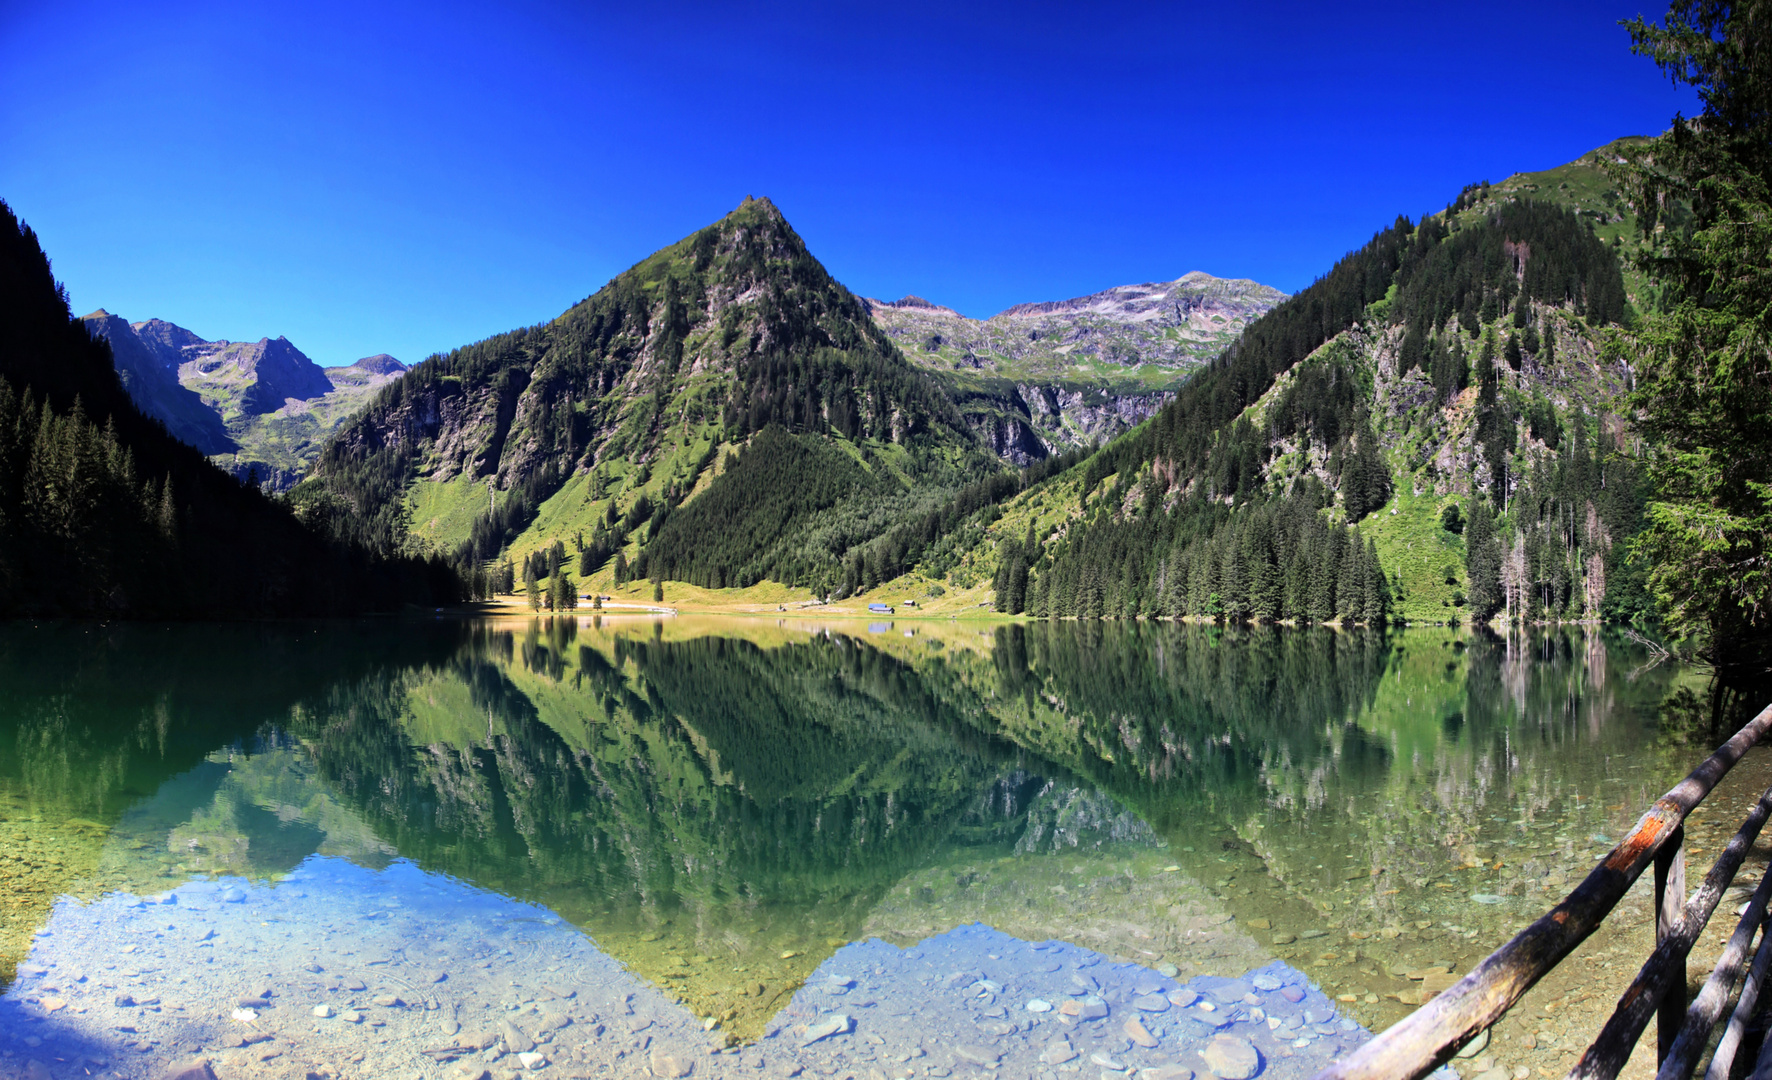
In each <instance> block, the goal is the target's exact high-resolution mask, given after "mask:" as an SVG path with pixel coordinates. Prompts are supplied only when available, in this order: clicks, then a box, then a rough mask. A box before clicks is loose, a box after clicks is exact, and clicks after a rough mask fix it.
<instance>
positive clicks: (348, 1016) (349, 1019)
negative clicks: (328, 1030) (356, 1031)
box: [338, 1009, 363, 1024]
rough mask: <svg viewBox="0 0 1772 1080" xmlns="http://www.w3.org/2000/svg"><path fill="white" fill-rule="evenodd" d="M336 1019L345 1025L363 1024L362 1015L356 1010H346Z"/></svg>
mask: <svg viewBox="0 0 1772 1080" xmlns="http://www.w3.org/2000/svg"><path fill="white" fill-rule="evenodd" d="M338 1018H339V1019H340V1020H343V1021H344V1022H345V1023H347V1024H361V1023H362V1022H363V1014H362V1013H360V1012H358V1011H357V1010H356V1009H348V1010H346V1011H345V1012H341V1013H339V1014H338Z"/></svg>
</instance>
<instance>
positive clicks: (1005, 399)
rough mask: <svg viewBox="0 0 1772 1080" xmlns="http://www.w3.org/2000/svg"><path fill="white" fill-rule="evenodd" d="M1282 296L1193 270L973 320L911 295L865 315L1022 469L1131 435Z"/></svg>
mask: <svg viewBox="0 0 1772 1080" xmlns="http://www.w3.org/2000/svg"><path fill="white" fill-rule="evenodd" d="M1285 298H1286V294H1285V293H1282V292H1280V291H1279V290H1278V289H1271V288H1269V287H1267V286H1265V285H1259V284H1257V283H1255V282H1253V281H1243V280H1227V279H1224V278H1215V277H1213V276H1212V275H1210V274H1203V273H1198V272H1195V273H1191V274H1186V275H1184V276H1182V277H1180V278H1178V279H1176V280H1175V281H1169V282H1155V283H1148V284H1143V285H1122V286H1119V287H1116V288H1112V289H1107V290H1105V291H1103V292H1099V293H1095V294H1093V295H1090V296H1082V297H1077V298H1076V299H1072V300H1057V301H1051V302H1047V303H1035V304H1017V305H1015V306H1014V307H1011V308H1009V309H1007V310H1006V311H1003V312H1001V313H999V314H997V315H994V316H992V317H991V318H989V319H983V320H979V319H969V318H967V317H966V316H964V315H961V314H960V313H959V312H957V311H955V310H953V309H952V308H946V307H942V306H941V305H939V304H934V303H931V302H930V301H928V300H925V299H923V298H922V297H919V296H907V297H905V298H904V299H902V300H892V301H880V300H870V301H868V307H869V311H870V313H871V314H872V315H873V319H874V322H875V323H876V324H878V325H879V327H880V328H881V329H882V330H884V331H885V332H886V335H887V336H888V337H889V338H891V339H892V341H893V342H894V343H895V344H897V345H898V347H899V348H900V349H902V350H903V351H904V353H905V355H906V356H907V357H909V358H910V359H911V360H912V361H913V362H914V363H917V364H920V365H922V366H923V367H926V368H929V369H932V370H933V371H935V372H937V373H938V374H939V375H940V376H941V377H942V378H943V380H944V381H946V382H947V383H948V384H949V385H950V386H951V387H952V393H953V395H954V398H955V400H956V401H958V402H959V403H960V407H961V410H962V412H964V414H965V416H966V420H967V423H968V424H969V425H970V426H971V427H972V429H973V430H974V431H975V432H977V433H978V435H979V437H980V438H982V439H983V440H984V441H985V442H987V443H989V444H990V445H991V447H992V448H993V449H994V450H995V451H996V452H997V454H998V455H999V456H1000V457H1003V458H1005V459H1006V460H1009V461H1012V462H1014V463H1016V464H1018V465H1025V464H1027V463H1028V462H1029V461H1033V460H1037V459H1039V458H1043V457H1046V456H1047V455H1048V454H1052V453H1057V452H1061V451H1064V450H1070V449H1073V448H1075V447H1078V446H1086V445H1088V444H1089V443H1091V442H1096V441H1106V440H1108V439H1112V438H1114V437H1115V436H1116V435H1120V434H1122V433H1123V432H1126V431H1128V430H1130V429H1131V428H1133V427H1135V426H1137V425H1138V424H1139V423H1140V422H1142V421H1143V420H1144V419H1145V418H1146V417H1148V416H1150V415H1151V414H1152V413H1154V412H1155V411H1156V410H1157V409H1158V408H1160V407H1161V406H1162V404H1163V402H1165V401H1167V400H1168V399H1169V398H1170V396H1172V390H1173V387H1175V386H1177V385H1179V384H1180V383H1181V382H1182V381H1183V380H1185V379H1186V378H1187V376H1188V375H1189V374H1191V373H1192V372H1193V370H1194V369H1195V368H1197V367H1198V366H1199V365H1200V364H1202V363H1204V362H1205V361H1207V360H1209V359H1211V358H1212V357H1213V356H1214V355H1216V354H1217V353H1218V352H1219V351H1220V350H1221V349H1223V348H1224V347H1225V346H1226V345H1228V344H1230V343H1231V342H1232V341H1233V340H1235V339H1236V336H1237V335H1238V334H1239V333H1241V332H1242V330H1243V327H1244V326H1246V325H1248V324H1249V323H1250V322H1251V321H1252V320H1254V319H1257V318H1259V317H1260V316H1261V315H1262V314H1264V313H1265V312H1266V311H1267V310H1268V309H1269V308H1271V307H1273V306H1274V305H1275V304H1277V303H1279V302H1280V301H1281V300H1284V299H1285Z"/></svg>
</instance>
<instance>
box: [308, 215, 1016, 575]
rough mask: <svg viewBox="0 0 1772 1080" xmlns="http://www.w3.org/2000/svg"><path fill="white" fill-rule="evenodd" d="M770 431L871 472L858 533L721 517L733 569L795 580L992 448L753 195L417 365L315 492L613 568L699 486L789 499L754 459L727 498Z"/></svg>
mask: <svg viewBox="0 0 1772 1080" xmlns="http://www.w3.org/2000/svg"><path fill="white" fill-rule="evenodd" d="M765 430H770V431H774V432H776V433H777V434H775V435H772V436H770V439H771V440H772V445H775V446H777V447H781V446H789V445H797V446H798V447H799V450H798V454H799V455H800V456H805V457H809V458H811V459H821V460H822V459H828V458H829V456H830V454H831V453H833V452H837V453H841V454H842V455H845V456H848V457H850V458H853V459H854V460H855V461H856V462H857V463H858V467H859V468H861V469H862V470H863V471H864V472H866V473H867V474H868V476H869V477H870V478H871V479H870V482H869V484H867V485H863V487H862V488H857V489H855V490H853V491H847V492H845V493H842V495H841V497H838V498H836V500H835V501H834V502H831V501H828V500H827V501H826V502H825V503H823V504H821V505H820V507H819V510H818V513H819V515H820V516H821V518H822V519H823V521H822V524H825V525H828V524H829V523H830V521H831V520H833V519H841V520H842V521H845V522H848V523H849V524H848V525H847V526H846V527H845V528H842V529H839V530H837V531H836V532H835V533H831V534H829V535H824V536H818V537H814V536H811V535H809V531H810V529H811V527H812V521H811V519H810V518H806V519H803V520H800V521H798V522H797V523H796V525H795V535H793V536H787V535H777V536H772V537H769V538H767V544H768V546H769V549H770V550H771V551H774V552H776V555H774V556H770V557H768V558H763V556H764V552H762V551H759V550H750V549H748V548H747V549H745V550H739V548H738V547H737V546H734V545H739V544H740V543H741V542H740V541H739V540H737V539H736V536H735V534H733V533H731V532H730V531H729V530H725V529H723V528H721V527H719V526H718V525H715V526H714V527H713V531H712V532H711V533H710V534H709V535H708V536H707V537H706V539H708V540H709V541H710V542H719V543H722V544H725V545H726V547H725V548H723V549H722V553H721V555H720V558H721V559H722V560H724V561H725V562H726V563H727V564H728V565H729V566H731V567H732V568H734V569H736V568H737V567H739V566H741V565H748V566H751V567H753V568H754V569H757V570H760V571H761V572H763V573H765V574H767V575H768V576H773V577H776V578H777V579H778V580H781V579H782V576H783V575H787V576H788V577H790V578H795V575H800V576H804V575H805V574H809V573H812V572H813V568H814V566H815V564H822V565H818V566H817V576H819V577H820V580H828V579H829V577H830V576H831V572H830V568H831V567H832V566H834V565H835V563H836V560H837V559H838V558H840V557H841V556H842V554H843V553H844V551H845V550H847V548H848V547H852V546H853V545H854V543H856V542H857V541H858V540H865V539H867V538H868V536H869V535H870V530H876V531H877V529H878V527H879V521H878V518H879V515H878V507H879V506H880V505H883V504H884V505H896V504H902V503H904V501H905V500H906V499H911V500H912V501H913V502H914V501H916V500H917V499H926V498H929V497H932V496H931V493H938V492H941V491H946V490H951V489H953V488H955V487H957V486H958V485H959V484H961V483H962V482H963V481H964V480H965V479H967V478H968V477H971V476H973V475H976V474H978V473H980V472H981V471H983V470H985V469H987V468H988V467H990V465H991V463H992V458H991V455H990V454H989V452H988V451H987V450H986V449H985V448H984V447H983V446H982V445H981V444H980V442H979V440H978V438H977V437H976V436H975V435H974V434H973V433H972V431H971V430H970V429H969V428H968V427H967V425H966V423H965V421H964V419H963V417H962V416H961V415H960V413H959V411H958V409H956V408H955V406H954V403H953V401H952V399H951V398H950V397H949V396H948V394H947V393H946V392H945V391H944V389H943V388H942V387H941V386H940V385H939V384H938V383H936V382H935V381H934V380H933V379H932V378H931V376H930V375H929V374H928V373H927V372H925V371H923V370H922V369H920V368H918V367H916V366H914V365H913V364H911V363H910V362H908V361H907V360H906V359H905V358H904V357H903V355H902V354H901V353H900V352H899V351H898V349H897V348H896V347H894V346H893V344H892V343H891V341H890V340H889V339H888V338H887V337H886V335H885V334H884V333H883V332H882V331H881V330H880V329H879V328H878V327H877V326H876V325H875V324H874V322H873V320H872V318H871V317H870V316H869V313H868V309H867V307H866V305H865V304H864V303H863V302H862V301H861V300H860V299H859V298H857V297H856V296H854V295H853V294H851V293H850V292H849V291H848V290H847V289H845V288H843V286H842V285H840V284H839V283H837V282H836V281H835V280H833V279H832V278H831V277H830V275H829V274H828V273H827V272H826V271H825V270H824V268H823V267H822V266H820V265H819V263H818V262H817V260H816V259H814V258H813V257H812V256H811V254H810V253H808V252H807V250H806V247H805V244H804V243H803V242H802V241H801V239H800V238H799V236H798V235H797V234H795V233H794V231H793V229H792V228H791V227H790V226H789V225H788V223H787V222H786V220H785V219H783V217H782V216H781V214H780V212H779V211H778V210H777V209H776V208H775V207H774V206H773V205H772V204H771V203H769V202H768V200H747V201H746V202H745V203H744V204H743V205H741V206H740V207H739V208H738V209H737V210H735V211H733V212H732V213H731V214H729V215H727V216H726V217H725V218H724V219H722V220H721V221H719V222H717V223H715V224H714V225H712V226H710V227H708V228H706V229H703V230H701V231H700V232H697V233H696V234H694V235H693V236H690V237H688V238H686V239H684V240H683V241H681V242H679V243H677V244H674V245H672V246H670V247H668V248H665V249H663V250H662V251H659V252H658V253H656V254H654V255H653V256H651V257H650V258H648V259H646V260H644V261H643V262H641V263H639V264H638V265H636V266H634V267H633V268H631V269H630V270H628V271H626V272H625V273H623V274H621V275H619V276H617V277H616V278H614V279H613V280H611V281H610V282H609V283H608V284H607V285H605V286H604V287H603V288H602V289H600V290H599V291H598V292H597V293H596V294H595V295H593V296H591V297H589V298H588V299H586V300H585V301H583V302H582V303H580V304H577V305H575V306H574V307H572V308H571V309H570V310H568V311H566V312H565V313H563V314H562V315H560V316H559V317H558V318H556V319H554V320H552V321H551V322H548V323H543V324H539V325H536V326H532V327H527V328H524V329H521V330H516V331H512V332H511V333H508V334H503V335H500V336H498V337H494V338H489V339H487V340H485V341H482V342H479V343H476V344H474V345H470V346H467V347H465V348H462V349H457V350H455V351H454V352H451V353H449V354H447V355H444V356H437V357H432V358H431V359H429V360H427V361H425V362H424V363H423V364H420V365H418V366H417V367H416V368H414V369H413V370H412V371H411V372H409V373H407V374H406V375H405V376H403V377H402V378H401V379H400V380H398V381H397V382H394V383H392V384H390V385H389V386H388V387H386V388H384V389H383V390H382V391H380V392H379V393H378V394H377V395H376V397H375V398H374V400H373V401H372V402H371V403H370V404H369V405H368V407H367V408H366V409H365V410H364V411H363V412H362V413H361V414H359V415H358V416H357V417H355V418H353V419H352V420H351V421H349V422H347V423H346V424H345V425H344V426H343V427H342V428H341V429H340V430H339V432H338V434H337V436H336V437H335V438H334V439H333V441H332V442H331V443H330V444H329V445H328V446H327V448H326V450H325V452H324V453H323V454H322V456H321V458H320V461H319V463H318V464H317V466H316V469H315V474H314V476H313V478H312V479H311V480H310V481H308V482H307V483H305V484H303V485H302V486H301V487H300V488H298V489H297V491H296V493H295V498H296V500H297V502H298V504H299V505H300V506H301V507H302V508H303V512H304V513H306V514H309V515H313V516H315V517H323V518H325V519H327V520H331V521H335V522H338V523H340V527H341V528H347V529H350V530H354V531H355V532H356V533H357V534H358V535H360V536H362V537H363V538H364V539H366V540H368V541H369V542H371V543H375V544H379V545H383V546H387V547H398V546H400V545H402V544H405V543H407V542H408V539H409V538H411V539H412V540H416V541H417V542H419V543H423V544H430V545H434V546H436V547H440V548H443V549H446V550H456V549H461V550H464V551H465V552H466V553H467V554H469V555H470V556H472V557H477V558H480V559H487V558H491V557H493V556H495V555H497V554H498V553H499V552H500V551H502V550H506V549H507V547H508V549H509V551H510V552H511V553H513V554H514V555H516V556H517V557H519V558H521V557H523V556H526V555H528V554H530V553H531V552H533V551H534V550H536V549H538V548H540V547H542V546H544V545H547V544H551V543H552V542H553V541H555V540H562V539H563V540H567V541H571V542H572V546H573V548H574V550H573V552H572V556H573V558H574V559H575V560H577V558H578V555H579V552H578V551H577V550H576V549H577V548H578V547H579V546H580V544H581V543H582V544H584V545H586V546H589V547H591V548H592V549H593V551H594V552H595V554H596V555H597V558H596V559H594V560H593V562H592V565H590V566H589V567H587V570H594V569H596V568H597V567H601V566H602V565H604V563H605V562H606V561H607V560H608V559H609V558H610V557H611V556H612V555H613V554H615V553H616V552H617V551H624V552H632V553H634V555H635V556H636V557H638V556H639V553H640V551H641V546H642V543H643V541H645V540H650V539H653V538H655V537H657V536H658V535H659V534H660V532H661V531H662V530H665V529H666V528H667V520H668V519H669V518H670V517H671V516H672V514H673V513H674V512H675V511H676V509H677V507H678V506H679V505H681V504H682V503H683V502H684V500H685V499H688V498H689V497H690V496H691V495H698V497H699V498H714V499H723V500H724V501H725V504H726V505H729V506H737V505H738V504H739V503H741V502H743V501H744V500H745V499H756V500H761V501H768V500H769V499H771V498H775V497H778V496H784V497H787V496H791V495H792V492H789V491H787V490H785V489H784V488H783V487H782V486H781V485H783V484H788V483H791V482H792V481H790V480H789V479H788V478H786V477H774V476H769V475H759V474H757V473H755V472H754V471H753V472H751V473H747V474H746V475H747V479H746V480H745V481H744V482H745V484H746V485H747V487H746V489H745V490H744V492H743V493H742V496H740V497H734V496H732V495H729V494H724V493H723V492H724V490H725V489H726V488H729V487H730V486H731V485H732V484H733V483H735V482H734V481H731V480H729V479H727V478H726V471H725V470H724V469H723V468H722V467H721V465H722V463H723V457H724V455H727V454H730V453H732V452H733V451H735V450H737V449H739V448H740V447H741V446H743V445H744V444H747V443H749V442H751V441H753V439H754V437H756V436H757V435H758V433H760V432H764V431H765ZM710 470H711V472H710ZM754 485H761V486H760V487H757V486H754ZM913 492H914V493H915V494H914V495H913ZM538 521H541V522H545V526H544V528H545V531H543V530H542V529H537V528H536V523H537V522H538ZM750 542H755V543H759V544H761V543H764V542H765V541H764V538H761V537H756V536H753V537H752V541H745V543H750ZM625 557H626V555H625V554H624V558H625ZM759 558H762V561H761V562H759V561H758V559H759ZM637 572H641V573H643V572H644V571H643V569H637ZM747 576H748V575H747ZM795 579H796V580H797V578H795Z"/></svg>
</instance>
